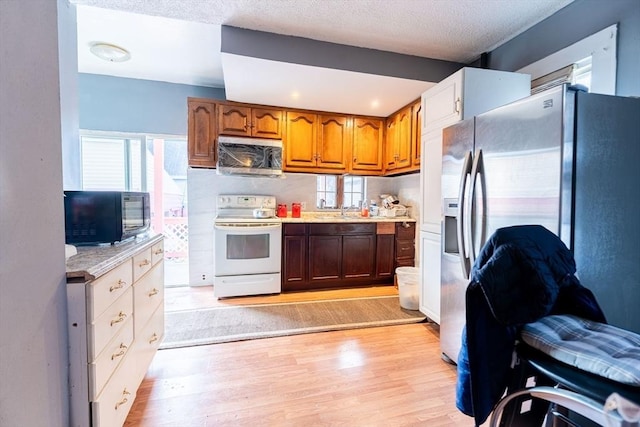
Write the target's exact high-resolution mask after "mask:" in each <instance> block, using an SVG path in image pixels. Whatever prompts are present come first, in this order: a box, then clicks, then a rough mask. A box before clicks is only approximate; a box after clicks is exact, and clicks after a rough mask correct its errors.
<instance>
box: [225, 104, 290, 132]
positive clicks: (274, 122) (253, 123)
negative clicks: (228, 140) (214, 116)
mask: <svg viewBox="0 0 640 427" xmlns="http://www.w3.org/2000/svg"><path fill="white" fill-rule="evenodd" d="M283 115H284V114H283V111H282V110H278V109H270V108H257V107H256V108H252V107H246V106H242V105H234V104H219V105H218V133H219V134H220V135H235V136H248V137H255V138H271V139H280V138H282V122H283Z"/></svg>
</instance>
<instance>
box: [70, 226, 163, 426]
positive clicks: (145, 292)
mask: <svg viewBox="0 0 640 427" xmlns="http://www.w3.org/2000/svg"><path fill="white" fill-rule="evenodd" d="M162 245H163V241H162V237H161V236H159V237H155V238H151V239H149V240H148V241H147V242H146V243H145V242H141V243H131V244H128V245H126V244H125V245H123V246H122V247H123V253H118V254H116V255H115V256H113V257H112V258H111V259H107V260H106V261H104V260H103V263H104V262H106V263H107V264H110V263H111V262H113V264H114V267H113V268H112V269H109V270H108V271H106V272H104V273H103V274H100V275H99V276H98V277H96V278H95V279H93V280H88V281H77V280H78V279H76V281H74V280H73V279H69V280H68V283H67V303H68V312H69V314H68V321H69V345H70V348H69V359H70V391H71V425H72V426H74V427H76V426H77V427H86V426H93V427H98V426H100V427H117V426H122V425H123V424H124V422H125V420H126V418H127V415H128V413H129V410H130V409H131V405H132V404H133V401H134V399H135V397H136V392H137V389H138V387H139V386H140V383H141V382H142V379H143V378H144V376H145V373H146V372H147V369H148V367H149V364H150V363H151V360H152V359H153V356H154V355H155V353H156V351H157V350H158V347H159V345H160V343H161V341H162V338H163V336H164V261H163V258H162V255H163V246H162ZM103 250H104V251H107V250H109V251H111V252H114V248H104V249H103ZM116 252H117V250H116ZM87 253H89V255H86V256H87V274H86V275H87V277H91V273H89V271H91V270H92V268H91V259H92V257H98V258H99V256H100V255H101V253H100V248H96V249H95V250H91V251H90V252H87ZM78 256H80V257H82V256H83V255H82V253H80V254H79V255H78ZM68 270H69V269H68ZM75 273H77V271H76V272H75ZM68 274H69V272H68ZM72 277H76V275H73V276H72Z"/></svg>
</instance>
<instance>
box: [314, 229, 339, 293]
mask: <svg viewBox="0 0 640 427" xmlns="http://www.w3.org/2000/svg"><path fill="white" fill-rule="evenodd" d="M341 272H342V236H309V281H310V282H321V281H326V280H336V279H339V278H340V274H341Z"/></svg>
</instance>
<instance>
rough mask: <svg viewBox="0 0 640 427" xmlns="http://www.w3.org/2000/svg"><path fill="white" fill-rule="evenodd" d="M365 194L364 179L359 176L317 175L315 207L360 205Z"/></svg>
mask: <svg viewBox="0 0 640 427" xmlns="http://www.w3.org/2000/svg"><path fill="white" fill-rule="evenodd" d="M364 195H365V179H364V177H361V176H350V175H349V176H337V175H318V177H317V185H316V207H318V208H334V209H336V208H338V207H340V206H360V205H361V203H362V200H364Z"/></svg>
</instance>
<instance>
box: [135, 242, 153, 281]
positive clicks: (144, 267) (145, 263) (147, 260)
mask: <svg viewBox="0 0 640 427" xmlns="http://www.w3.org/2000/svg"><path fill="white" fill-rule="evenodd" d="M149 270H151V248H147V249H145V250H143V251H142V252H140V253H139V254H137V255H134V256H133V281H134V282H137V281H138V280H139V279H140V278H141V277H142V276H144V274H145V273H146V272H147V271H149Z"/></svg>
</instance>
